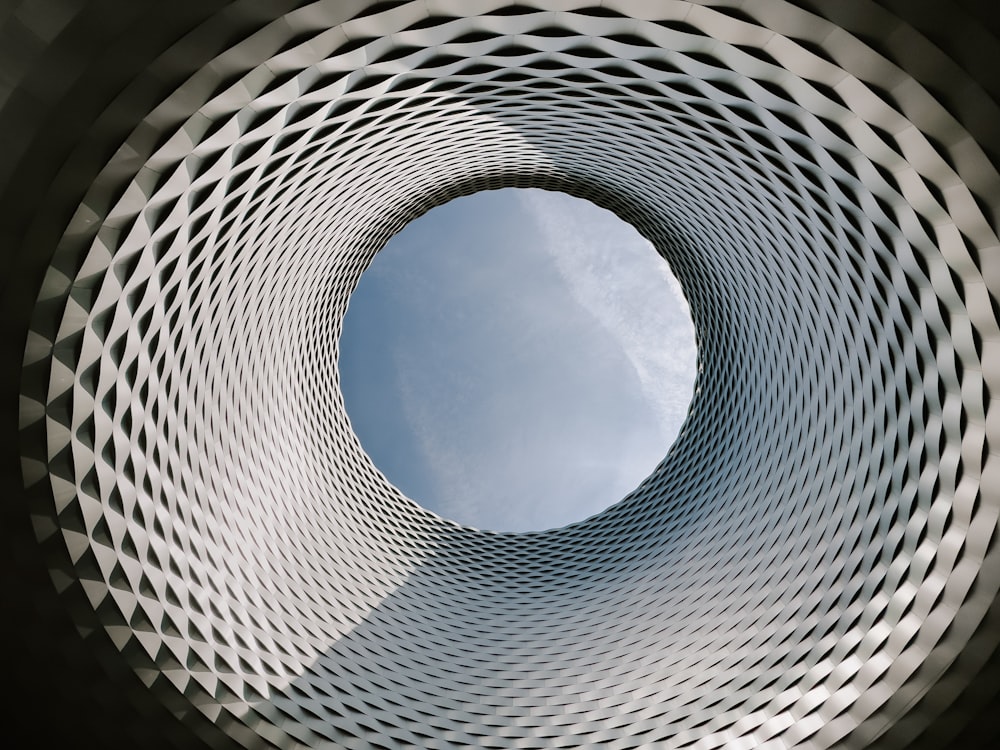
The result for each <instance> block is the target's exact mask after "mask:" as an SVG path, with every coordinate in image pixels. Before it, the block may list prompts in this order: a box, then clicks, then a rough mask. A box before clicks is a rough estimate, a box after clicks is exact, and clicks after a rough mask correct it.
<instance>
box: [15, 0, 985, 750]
mask: <svg viewBox="0 0 1000 750" xmlns="http://www.w3.org/2000/svg"><path fill="white" fill-rule="evenodd" d="M943 5H947V4H942V3H937V4H935V3H930V4H917V5H915V6H913V8H918V10H919V12H918V10H913V9H911V16H910V17H908V18H906V19H904V18H900V17H899V16H898V15H896V13H897V12H898V13H903V12H904V11H903V10H898V11H891V10H887V9H886V8H885V7H882V6H879V5H875V4H873V3H869V2H862V1H861V0H858V1H857V2H853V1H852V2H841V3H816V4H809V5H806V4H795V5H793V4H790V3H786V2H783V1H782V0H746V1H745V2H733V3H728V2H726V3H723V2H720V3H715V2H682V1H680V0H664V1H663V2H648V1H644V0H605V1H604V2H600V3H598V2H595V1H594V0H544V1H543V0H537V1H536V0H525V2H523V3H522V4H519V5H512V4H510V3H505V2H498V1H497V0H461V1H459V0H433V1H431V0H428V1H426V2H425V1H419V2H418V1H416V0H414V1H413V2H391V3H375V4H371V3H362V2H346V3H345V2H319V3H303V4H295V3H277V2H275V3H250V2H236V3H231V4H225V5H222V4H220V5H219V6H218V7H216V6H214V5H204V4H198V3H190V4H188V3H170V4H167V5H163V4H141V3H140V4H122V17H120V18H117V19H116V20H115V21H114V23H113V24H112V26H111V28H110V29H104V30H103V31H97V30H96V28H97V27H98V26H99V25H100V22H101V21H109V22H110V16H109V11H108V10H107V9H104V10H101V9H99V8H98V9H95V8H93V7H91V8H88V7H87V6H86V4H79V5H74V4H71V3H67V4H63V5H60V6H59V7H61V8H62V9H63V10H64V12H63V13H62V14H53V13H51V12H49V13H43V12H38V11H37V8H38V6H37V4H34V7H35V9H36V10H35V11H33V10H32V6H33V4H32V3H25V4H23V5H20V6H16V7H15V8H13V9H12V10H11V11H10V12H9V15H8V16H7V17H6V19H4V21H3V26H0V30H2V31H6V32H7V33H8V36H7V37H6V38H9V39H20V40H27V41H25V42H24V44H22V45H21V46H18V47H16V48H14V47H11V48H9V49H13V50H14V51H13V52H8V53H7V55H8V56H9V57H10V58H11V59H12V60H14V61H15V63H16V64H12V65H11V67H10V68H9V69H10V71H11V72H10V76H9V77H10V79H11V80H12V82H13V83H12V86H11V91H13V92H15V94H16V95H11V96H10V97H8V98H7V100H6V103H5V105H4V109H3V110H0V115H2V116H4V117H6V118H7V119H2V118H0V127H7V128H8V130H7V131H0V132H13V133H15V134H17V135H18V138H17V139H15V140H14V141H13V142H11V141H8V142H10V143H11V144H12V151H14V152H15V153H13V154H11V155H8V156H6V157H5V167H6V166H7V165H9V168H5V171H4V172H3V177H4V180H5V182H4V183H3V184H4V185H6V186H7V187H6V188H5V193H4V195H5V196H6V197H7V198H6V203H5V216H7V217H10V218H9V220H8V221H7V223H6V226H7V227H13V229H8V230H6V231H7V232H8V236H16V237H17V238H18V242H17V243H15V244H13V245H10V247H11V248H13V249H11V250H10V251H9V253H8V255H9V256H10V257H9V258H8V260H7V267H8V268H9V269H10V278H11V279H19V280H22V279H23V282H24V283H23V289H22V288H19V287H20V286H21V285H18V287H15V286H13V285H12V286H11V287H10V290H11V291H10V292H9V293H5V295H6V297H7V299H6V300H5V305H6V306H7V308H8V313H9V315H8V319H9V320H10V321H11V323H10V325H9V328H10V329H11V330H12V332H11V333H9V334H7V338H5V339H4V341H5V345H8V344H7V342H8V339H10V342H11V343H10V344H9V345H8V350H9V351H16V354H15V355H12V357H13V358H14V360H16V361H13V364H11V365H9V366H8V370H9V371H10V372H11V373H12V376H10V377H8V379H7V380H5V381H4V382H5V383H8V385H9V386H10V387H8V389H7V392H5V397H8V398H10V397H12V396H14V395H16V396H17V399H18V407H17V409H18V412H17V415H18V425H17V430H16V432H14V433H12V436H9V439H8V441H7V442H6V443H5V444H4V445H5V446H7V448H8V449H10V450H16V455H17V456H18V457H19V458H20V462H21V463H20V467H21V474H20V476H19V477H17V480H18V482H19V487H23V488H24V489H19V490H18V495H17V497H16V498H15V501H14V503H12V504H11V508H10V509H8V513H9V514H12V515H11V517H12V518H14V517H15V516H16V518H20V519H22V521H18V523H22V524H23V519H24V518H27V517H29V516H30V519H31V522H32V527H31V533H30V534H28V533H24V532H23V531H18V528H19V527H17V525H16V523H15V524H12V526H11V529H12V530H11V532H10V534H11V536H12V538H15V536H16V535H17V534H20V536H16V539H17V540H18V541H17V543H18V545H20V547H19V549H20V548H21V547H28V548H30V549H29V550H28V551H24V552H18V553H17V554H18V555H20V557H17V558H16V562H17V564H18V565H23V566H25V567H26V569H30V570H35V569H36V568H38V569H41V568H44V569H46V570H47V571H48V572H49V574H50V575H51V578H52V580H53V581H54V582H55V587H56V589H57V592H56V593H52V592H48V590H47V589H46V587H45V586H43V585H41V584H37V583H31V584H27V585H30V586H31V587H32V588H30V590H31V591H32V592H33V593H32V594H31V595H30V596H31V597H32V601H33V602H35V607H36V610H35V612H33V613H32V616H31V617H35V616H36V614H37V613H43V614H42V615H38V617H39V619H41V620H44V621H46V622H48V621H49V620H51V621H52V622H55V621H56V619H57V615H53V614H51V613H52V611H53V610H58V611H60V612H65V613H68V616H69V620H71V621H72V623H73V625H74V627H75V628H76V629H77V631H78V632H79V633H80V636H74V637H70V636H69V635H67V633H69V630H68V629H65V628H64V629H63V630H60V631H59V633H60V635H59V641H58V643H59V644H63V645H61V646H60V647H59V648H62V649H63V652H60V654H59V655H58V656H56V657H53V658H54V659H55V661H56V662H57V663H58V664H59V668H60V669H61V670H62V671H61V672H57V673H54V674H53V675H52V677H51V679H52V682H53V684H56V683H60V684H62V685H63V686H64V687H65V688H66V689H67V690H69V688H70V687H72V688H73V690H77V689H79V687H80V686H86V685H87V684H88V681H89V680H91V679H94V680H97V681H99V682H100V684H101V685H105V686H106V685H115V686H119V689H118V692H113V691H112V692H109V693H106V695H110V696H112V697H110V698H104V699H103V703H102V705H103V706H104V707H105V708H106V709H107V710H108V711H109V712H110V713H109V716H110V715H115V716H121V715H124V714H127V713H128V712H129V711H133V710H134V711H135V715H136V716H141V717H144V718H142V720H141V721H140V720H137V722H136V726H129V727H126V728H125V729H124V730H122V732H123V733H126V734H127V733H131V734H130V735H129V736H131V737H133V738H141V739H142V741H143V742H151V741H153V740H156V741H159V742H165V743H173V744H175V745H177V746H179V747H192V746H194V743H196V742H197V741H198V740H199V739H200V740H202V741H204V742H205V743H206V744H208V745H212V746H216V747H223V746H228V745H230V744H234V745H239V746H244V747H253V748H256V747H271V746H276V747H281V748H298V747H317V748H319V747H331V748H333V747H351V748H368V747H384V748H397V747H415V748H441V749H444V748H457V747H496V748H506V747H510V748H515V747H516V748H550V747H605V748H609V749H610V748H620V749H622V750H624V749H625V748H638V747H649V748H654V747H655V748H681V747H691V748H699V749H702V748H706V749H707V748H716V747H719V748H749V747H764V748H787V747H808V748H828V747H864V746H876V747H885V748H890V747H905V746H907V745H909V744H910V743H918V744H917V745H916V746H920V745H919V743H920V742H923V743H925V746H928V747H940V746H943V745H944V743H946V742H947V741H949V740H950V739H951V738H952V737H954V736H959V737H961V735H960V732H961V731H962V729H963V727H964V726H965V722H966V720H967V717H965V714H966V713H969V714H973V715H974V714H975V713H976V711H979V710H980V709H981V707H982V706H983V705H984V702H985V701H987V699H989V697H990V696H991V695H992V694H993V693H995V692H996V689H997V686H998V685H1000V683H998V682H997V681H996V680H995V678H994V677H992V676H991V674H992V673H991V671H990V670H992V669H994V667H993V666H991V665H993V663H994V661H993V653H994V651H995V650H996V648H997V643H998V640H1000V632H998V629H997V626H996V622H995V619H994V618H995V615H994V613H993V609H994V608H995V604H994V602H995V600H996V595H997V590H998V587H1000V563H998V559H997V549H996V545H995V539H994V537H995V535H996V529H997V517H998V511H1000V454H998V452H997V448H996V446H997V444H998V442H997V437H998V433H1000V409H998V407H997V404H996V402H995V398H996V397H995V395H994V394H997V393H1000V329H998V310H1000V306H998V302H997V299H996V296H995V295H996V294H997V292H998V290H1000V276H998V274H1000V271H998V264H1000V261H998V260H997V257H998V252H1000V248H998V245H1000V242H998V239H997V224H996V216H997V213H996V211H997V208H998V205H1000V198H998V195H1000V191H998V186H1000V176H998V173H997V170H996V168H995V166H994V164H995V163H996V161H995V155H996V153H997V143H996V140H997V139H996V135H995V133H994V134H992V135H991V131H992V130H993V129H995V128H996V125H997V123H998V122H1000V119H997V112H998V109H997V104H996V94H997V89H996V84H995V82H993V81H992V80H990V79H989V78H988V76H984V75H983V73H982V71H984V70H986V71H989V70H990V65H991V61H994V60H996V58H995V57H990V56H991V55H994V54H995V51H996V49H997V45H996V39H995V37H994V36H993V34H992V33H991V32H990V31H989V26H987V25H983V24H982V22H981V19H980V20H979V21H976V20H974V19H972V18H971V17H969V16H967V14H966V11H965V10H962V9H961V8H958V9H954V8H952V9H945V10H942V6H943ZM129 8H131V10H128V9H129ZM921 14H923V15H921ZM945 19H947V20H948V22H949V23H950V24H951V26H950V27H949V26H947V24H944V21H945ZM88 24H89V25H88ZM88 32H92V33H90V35H89V36H88ZM101 34H104V35H105V36H108V37H113V43H112V41H108V42H107V43H106V44H104V45H101V44H95V43H93V40H94V39H97V40H100V39H101V38H102V37H101ZM84 39H90V40H91V42H90V43H88V44H85V43H84V42H83V41H81V40H84ZM956 39H961V40H962V41H961V43H958V42H956V41H955V40H956ZM949 40H951V41H949ZM29 42H30V43H29ZM949 45H950V46H949ZM69 52H73V54H68V53H69ZM126 53H128V54H126ZM88 56H89V57H88ZM81 60H82V61H83V62H81ZM74 71H75V72H74ZM56 83H64V86H63V88H58V87H55V90H50V87H54V86H55V84H56ZM38 92H41V93H38ZM88 93H91V94H92V96H88ZM33 97H34V98H33ZM36 100H37V101H36ZM26 102H27V103H26ZM38 102H40V103H38ZM33 118H34V119H33ZM10 123H15V124H14V125H11V124H10ZM32 123H42V124H44V125H45V127H41V126H38V125H32ZM29 126H30V127H29ZM19 128H20V129H19ZM46 128H48V129H46ZM46 138H49V139H51V140H52V142H53V143H54V144H55V146H54V147H53V148H52V149H46V148H45V147H44V145H45V143H46V140H45V139H46ZM53 149H54V152H53ZM60 149H62V150H61V151H60ZM991 159H993V160H991ZM34 170H37V173H38V175H39V176H38V177H37V178H35V177H33V173H34ZM43 178H44V179H45V180H48V182H47V183H46V185H48V186H47V187H33V185H34V182H33V180H34V179H39V180H41V179H43ZM19 180H20V181H21V182H20V183H19V182H18V181H19ZM22 184H24V185H27V187H19V185H22ZM506 186H532V187H541V188H546V189H551V190H561V191H565V192H567V193H571V194H573V195H576V196H579V197H582V198H587V199H590V200H592V201H593V202H595V203H597V204H599V205H601V206H604V207H606V208H609V209H611V210H613V211H615V212H616V213H618V214H619V215H620V216H621V217H622V218H624V219H625V220H627V221H629V222H631V223H632V224H634V225H635V226H636V227H637V228H639V230H640V231H641V232H642V233H643V234H644V235H645V236H646V237H647V238H648V239H649V240H650V241H651V242H653V244H654V245H655V246H656V248H657V249H658V251H659V252H660V253H661V254H662V255H663V257H664V258H665V259H666V260H667V261H668V262H669V264H670V266H671V268H672V270H673V272H674V273H675V275H676V276H677V278H678V279H679V281H680V283H681V285H682V287H683V289H684V291H685V294H686V296H687V298H688V300H689V302H690V305H691V312H692V317H693V319H694V321H695V326H696V329H697V336H698V345H699V374H698V380H697V384H696V392H695V397H694V400H693V402H692V405H691V411H690V415H689V417H688V419H687V422H686V423H685V426H684V427H683V429H682V431H681V434H680V437H679V438H678V441H677V442H676V443H675V445H674V446H673V448H672V449H671V451H670V452H669V453H668V455H667V456H666V457H665V458H664V459H663V461H662V462H661V463H660V464H659V466H656V467H650V468H651V471H652V473H651V475H650V476H649V478H648V479H646V480H645V481H643V482H642V484H641V485H640V486H639V487H638V488H636V489H635V490H634V491H633V492H632V493H630V494H629V495H628V496H627V497H626V498H624V499H623V500H621V501H620V502H618V503H617V504H614V505H612V507H610V508H609V509H608V510H607V511H605V512H603V513H601V514H599V515H597V516H595V517H593V518H590V519H587V520H586V521H583V522H580V523H576V524H572V525H570V526H567V527H565V528H562V529H556V530H551V531H546V532H534V533H524V534H513V533H495V532H485V531H479V530H476V529H471V528H465V527H460V526H458V525H456V524H454V523H452V522H450V521H447V520H444V519H441V518H438V517H437V516H435V515H434V514H432V513H430V512H428V511H426V510H424V509H422V508H420V507H419V506H417V505H416V504H415V503H413V502H412V501H410V500H409V499H407V498H406V497H404V496H402V495H401V494H400V493H399V492H398V491H397V490H396V489H395V488H394V487H392V486H391V485H390V484H389V483H388V482H387V481H386V480H385V478H384V477H383V476H382V475H381V474H380V472H379V471H378V469H377V468H376V467H375V466H374V465H373V464H372V463H371V461H370V460H369V459H368V457H367V456H366V455H365V453H364V452H363V451H362V449H361V447H360V445H359V443H358V441H357V439H356V438H355V436H354V434H353V432H352V429H351V426H350V423H349V421H348V418H347V416H346V414H345V412H344V408H343V401H342V398H341V396H340V393H339V387H338V375H337V342H338V336H339V332H340V326H341V321H342V317H343V314H344V312H345V310H346V307H347V304H348V299H349V296H350V294H351V291H352V289H353V288H354V286H355V284H356V283H357V281H358V278H359V276H360V274H361V273H362V272H363V270H364V268H365V267H366V265H367V264H368V263H369V262H370V261H371V259H372V257H373V255H374V254H375V253H376V252H377V251H378V250H379V248H380V247H381V246H382V245H383V244H384V243H385V242H386V241H387V239H388V238H389V237H390V236H391V235H392V234H393V233H394V232H396V231H398V230H399V229H400V228H401V227H402V226H403V225H405V224H406V222H408V221H409V220H411V219H413V218H414V217H416V216H418V215H420V214H421V213H423V212H424V211H426V210H428V209H429V208H431V207H433V206H435V205H439V204H441V203H443V202H445V201H447V200H449V199H451V198H453V197H456V196H459V195H463V194H468V193H471V192H475V191H478V190H483V189H491V188H497V187H506ZM32 191H34V192H32ZM19 201H20V202H21V204H23V205H20V206H19ZM18 346H19V347H20V349H18ZM22 352H24V355H23V361H22V357H21V353H22ZM581 366H586V363H581ZM8 381H14V382H16V384H17V385H16V388H15V387H14V386H12V385H10V383H9V382H8ZM12 455H13V454H12ZM538 500H539V502H544V500H545V499H544V498H538ZM18 514H20V515H18ZM31 566H34V567H31ZM39 601H42V602H43V603H42V604H39V603H38V602H39ZM58 617H65V615H62V614H60V615H58ZM28 619H29V620H30V619H31V618H28ZM60 622H61V621H60ZM57 627H61V626H58V625H55V624H53V625H46V626H45V627H44V628H43V629H41V630H39V631H36V633H35V635H34V636H31V638H35V639H36V640H37V642H38V644H41V647H44V644H45V643H46V642H47V640H46V639H48V638H50V637H51V636H52V634H53V633H54V632H55V631H56V629H57ZM29 630H30V628H25V632H28V631H29ZM22 635H23V634H22ZM29 639H30V638H29ZM57 651H58V649H57ZM77 651H82V652H88V653H89V654H90V656H87V657H84V656H81V657H79V658H80V659H90V661H88V662H86V663H84V662H82V661H78V660H76V657H74V656H73V654H74V653H76V652H77ZM67 652H68V654H69V655H67ZM81 664H83V666H81ZM95 665H96V666H97V667H98V669H96V670H94V666H95ZM984 667H985V671H984ZM88 669H90V670H92V671H93V672H94V674H91V672H88V671H87V670H88ZM96 672H101V675H100V676H99V677H98V676H96ZM102 689H104V690H110V688H107V687H105V688H102ZM56 690H57V692H58V688H57V689H56ZM102 695H105V694H104V693H102ZM126 695H127V696H129V699H128V700H125V697H124V696H126ZM74 700H76V699H75V698H74V697H73V696H72V695H70V696H68V697H67V701H69V702H73V701H74ZM98 700H99V701H100V698H99V699H98ZM129 701H131V702H129ZM112 703H113V704H114V705H113V706H112V705H111V704H112ZM109 706H110V707H109ZM115 712H117V713H115ZM92 719H93V723H95V724H98V723H100V722H101V720H102V718H101V716H100V715H96V716H94V717H92ZM81 726H82V727H86V726H89V725H87V724H86V723H84V724H81ZM40 731H41V730H40ZM86 731H91V729H89V728H88V729H86ZM94 731H96V730H94ZM108 736H109V737H111V735H108ZM115 737H118V739H119V740H120V736H119V735H115ZM110 741H111V740H110V739H109V740H108V742H110Z"/></svg>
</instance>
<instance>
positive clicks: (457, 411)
mask: <svg viewBox="0 0 1000 750" xmlns="http://www.w3.org/2000/svg"><path fill="white" fill-rule="evenodd" d="M339 368H340V375H341V388H342V391H343V393H344V400H345V403H346V407H347V412H348V415H349V417H350V419H351V423H352V426H353V427H354V430H355V432H356V433H357V435H358V437H359V439H360V440H361V444H362V446H363V447H364V448H365V450H366V452H367V453H368V455H369V456H371V458H372V460H373V461H374V462H375V464H376V465H377V466H378V467H379V469H381V471H382V472H383V473H384V474H385V475H386V476H387V477H388V479H389V480H390V481H391V482H392V483H393V484H395V485H396V486H397V487H398V488H399V489H400V490H401V491H402V492H404V493H405V494H406V495H407V496H409V497H411V498H412V499H414V500H415V501H417V502H419V503H420V504H421V505H423V506H424V507H426V508H429V509H430V510H433V511H434V512H436V513H438V514H440V515H442V516H445V517H446V518H450V519H452V520H455V521H458V522H460V523H464V524H468V525H471V526H476V527H478V528H486V529H494V530H502V531H525V530H530V529H545V528H552V527H555V526H563V525H565V524H566V523H569V522H572V521H577V520H581V519H583V518H586V517H588V516H591V515H593V514H594V513H597V512H599V511H601V510H603V509H604V508H606V507H608V506H609V505H611V504H613V503H615V502H617V501H618V500H620V499H621V498H622V497H624V496H625V495H626V494H627V493H628V492H629V491H631V490H632V489H634V488H635V487H636V486H637V485H638V484H639V482H640V481H642V479H644V478H645V477H646V476H648V475H649V473H650V472H651V471H652V470H653V468H655V466H656V465H657V463H659V461H660V460H661V459H662V458H663V456H664V455H665V454H666V451H667V449H668V447H669V446H670V444H671V443H672V442H673V440H674V438H675V436H676V434H677V431H678V429H679V427H680V425H681V422H682V421H683V419H684V415H685V414H686V412H687V408H688V404H689V402H690V399H691V393H692V386H693V381H694V372H695V343H694V329H693V327H692V325H691V320H690V316H689V313H688V311H687V305H686V303H685V302H684V299H683V296H682V295H681V293H680V289H679V287H678V285H677V282H676V280H674V279H673V277H672V276H671V275H670V272H669V268H668V267H667V264H666V263H665V262H664V261H663V260H662V259H661V258H660V257H659V256H658V255H657V254H656V253H655V251H654V250H653V249H652V246H651V245H650V244H649V243H648V242H647V241H646V240H644V239H643V238H642V237H641V236H640V235H639V234H638V233H637V232H636V231H635V230H634V229H633V228H632V227H630V226H629V225H627V224H625V223H624V222H622V221H621V220H619V219H618V218H617V217H615V216H614V215H613V214H611V213H610V212H608V211H605V210H603V209H599V208H597V207H596V206H594V205H593V204H591V203H589V202H587V201H583V200H580V199H577V198H572V197H570V196H568V195H565V194H563V193H554V192H547V191H543V190H516V189H507V190H493V191H483V192H480V193H476V194H475V195H472V196H468V197H465V198H459V199H457V200H454V201H451V202H450V203H447V204H445V205H443V206H439V207H438V208H436V209H434V210H432V211H430V212H428V213H427V214H425V215H424V216H422V217H420V218H419V219H417V220H415V221H413V222H411V223H410V224H409V225H408V226H407V227H405V228H404V229H403V231H402V232H400V233H399V234H397V235H396V236H395V237H394V238H393V239H392V240H390V242H389V243H388V244H387V245H386V247H385V248H384V249H383V250H382V251H381V252H380V253H379V254H378V256H377V257H376V258H375V261H374V262H373V263H372V265H371V267H370V268H369V269H368V270H367V271H366V272H365V273H364V275H363V276H362V279H361V282H360V284H359V286H358V289H357V290H356V291H355V292H354V294H353V295H352V296H351V299H350V305H349V309H348V312H347V316H346V319H345V323H344V332H343V334H342V336H341V341H340V361H339Z"/></svg>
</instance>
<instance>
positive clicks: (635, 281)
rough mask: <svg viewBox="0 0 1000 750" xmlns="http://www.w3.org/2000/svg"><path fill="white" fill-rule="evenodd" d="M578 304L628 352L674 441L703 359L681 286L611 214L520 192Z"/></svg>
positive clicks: (551, 195) (558, 197) (557, 196)
mask: <svg viewBox="0 0 1000 750" xmlns="http://www.w3.org/2000/svg"><path fill="white" fill-rule="evenodd" d="M518 197H519V200H520V201H522V203H523V204H524V206H525V207H526V208H527V209H528V211H529V212H530V213H531V215H532V216H533V217H534V219H535V221H536V222H537V223H538V225H539V227H540V228H541V231H542V233H543V235H544V242H543V243H542V245H541V247H542V248H543V249H544V250H545V252H547V253H549V254H551V255H552V257H553V258H554V260H555V262H556V265H557V267H558V269H559V273H560V274H561V275H562V277H563V279H564V280H565V282H566V284H567V286H568V288H569V289H570V291H571V293H572V294H573V296H574V297H575V298H576V300H577V302H578V303H579V304H580V305H581V306H582V307H584V308H586V309H587V310H589V311H590V312H591V313H592V314H593V315H594V316H595V317H596V318H597V320H598V321H599V322H600V324H601V325H602V326H603V327H604V328H605V329H606V330H607V331H609V332H610V333H611V334H612V335H613V336H614V337H615V339H616V340H617V341H618V342H619V344H620V345H621V347H622V351H623V352H624V354H625V356H626V357H627V358H628V361H629V362H630V363H631V364H632V367H633V368H634V369H635V373H636V375H637V376H638V377H639V382H640V383H641V384H642V390H643V393H644V394H645V396H646V399H647V400H648V402H649V404H650V406H651V408H653V409H654V410H655V411H656V414H657V417H658V419H659V420H660V423H661V425H662V426H663V430H664V433H665V434H666V435H668V437H669V438H670V439H671V440H672V439H673V438H674V437H675V436H676V434H677V432H678V430H679V429H680V427H681V424H682V423H683V421H684V417H685V416H686V414H687V409H688V404H689V402H690V400H691V394H692V386H693V374H694V372H695V363H696V359H697V349H696V345H695V338H694V326H693V325H692V323H691V315H690V311H689V309H688V304H687V300H686V299H685V298H684V294H683V292H682V291H681V288H680V284H678V282H677V279H675V278H674V276H673V274H671V273H670V269H669V267H668V266H667V263H666V262H665V261H664V260H663V259H662V258H661V257H660V256H659V255H658V254H657V253H656V250H655V249H654V248H653V245H652V244H651V243H650V242H649V241H648V240H646V239H645V238H643V237H642V236H641V235H640V234H639V233H638V232H637V231H635V230H630V231H623V227H622V221H621V220H620V219H619V218H618V217H616V216H615V215H614V214H612V213H611V212H610V211H604V210H599V209H596V208H595V207H589V208H588V207H585V206H582V205H581V203H582V202H581V201H580V200H577V199H574V198H571V197H570V196H568V195H565V194H564V193H555V192H548V191H544V190H525V191H519V193H518Z"/></svg>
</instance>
